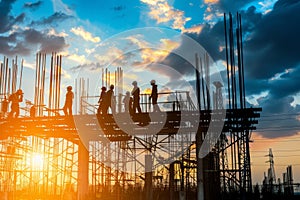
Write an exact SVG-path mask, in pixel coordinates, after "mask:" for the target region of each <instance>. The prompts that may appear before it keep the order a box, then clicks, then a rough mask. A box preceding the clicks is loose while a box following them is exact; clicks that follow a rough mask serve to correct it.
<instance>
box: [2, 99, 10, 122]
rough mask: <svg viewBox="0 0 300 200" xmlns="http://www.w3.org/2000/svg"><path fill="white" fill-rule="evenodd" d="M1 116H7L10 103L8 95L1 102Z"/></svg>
mask: <svg viewBox="0 0 300 200" xmlns="http://www.w3.org/2000/svg"><path fill="white" fill-rule="evenodd" d="M1 104H2V105H1V113H2V114H1V116H2V117H6V113H7V111H8V104H9V101H8V99H7V98H6V96H4V99H3V100H2V102H1Z"/></svg>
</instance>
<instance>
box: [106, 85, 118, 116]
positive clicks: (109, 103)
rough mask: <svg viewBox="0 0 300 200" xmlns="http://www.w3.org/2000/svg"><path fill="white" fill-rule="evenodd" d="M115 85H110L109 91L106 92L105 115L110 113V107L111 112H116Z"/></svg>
mask: <svg viewBox="0 0 300 200" xmlns="http://www.w3.org/2000/svg"><path fill="white" fill-rule="evenodd" d="M114 88H115V86H114V85H110V86H109V90H108V91H107V92H106V98H105V102H106V103H105V104H106V107H105V110H103V112H104V113H108V108H109V107H110V109H111V112H112V113H114V112H115V108H116V107H115V99H114V98H115V97H114Z"/></svg>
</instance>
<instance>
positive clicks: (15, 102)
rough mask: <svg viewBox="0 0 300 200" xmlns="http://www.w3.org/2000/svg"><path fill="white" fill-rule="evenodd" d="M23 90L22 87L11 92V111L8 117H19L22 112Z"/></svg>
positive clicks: (9, 99)
mask: <svg viewBox="0 0 300 200" xmlns="http://www.w3.org/2000/svg"><path fill="white" fill-rule="evenodd" d="M23 94H24V93H23V91H22V90H21V89H19V90H17V91H16V92H15V93H13V94H11V95H10V96H9V98H8V101H9V102H11V107H10V108H11V111H10V113H9V114H8V118H13V117H15V118H17V117H18V116H19V113H20V107H19V103H20V102H22V101H23Z"/></svg>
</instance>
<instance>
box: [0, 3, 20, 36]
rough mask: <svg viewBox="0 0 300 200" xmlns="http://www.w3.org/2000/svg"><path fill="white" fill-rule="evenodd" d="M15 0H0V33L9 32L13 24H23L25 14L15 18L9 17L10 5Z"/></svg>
mask: <svg viewBox="0 0 300 200" xmlns="http://www.w3.org/2000/svg"><path fill="white" fill-rule="evenodd" d="M14 2H15V0H2V1H0V10H1V12H0V33H5V32H7V31H9V30H10V29H11V28H12V27H13V26H14V25H15V24H18V23H20V22H23V20H24V18H25V14H24V13H22V14H20V15H18V16H17V17H14V16H12V15H10V11H11V9H12V4H13V3H14Z"/></svg>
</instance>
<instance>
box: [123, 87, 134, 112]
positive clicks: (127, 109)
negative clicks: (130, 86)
mask: <svg viewBox="0 0 300 200" xmlns="http://www.w3.org/2000/svg"><path fill="white" fill-rule="evenodd" d="M123 103H124V108H125V112H129V114H130V115H132V113H133V109H132V103H133V98H132V97H131V96H130V92H129V91H127V92H126V95H125V97H124V99H123Z"/></svg>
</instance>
